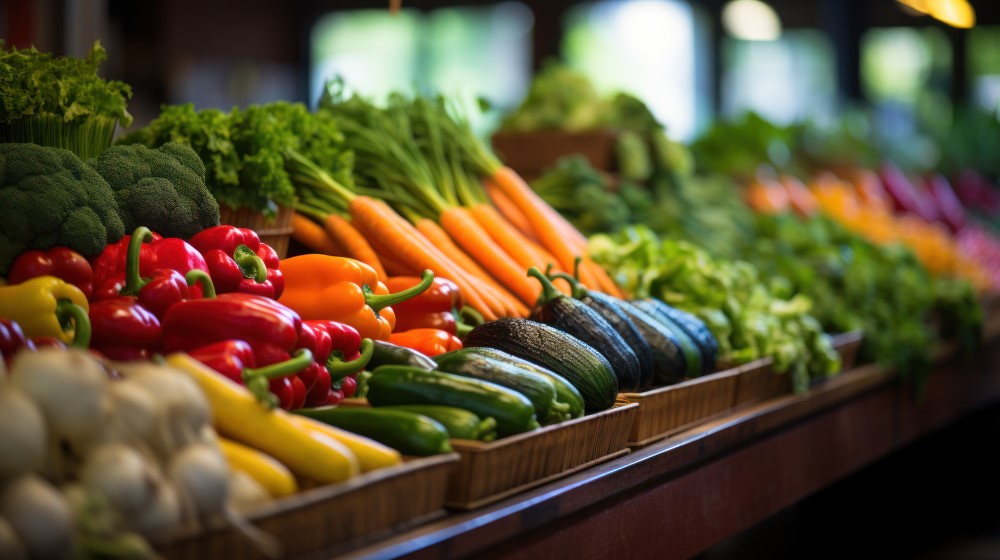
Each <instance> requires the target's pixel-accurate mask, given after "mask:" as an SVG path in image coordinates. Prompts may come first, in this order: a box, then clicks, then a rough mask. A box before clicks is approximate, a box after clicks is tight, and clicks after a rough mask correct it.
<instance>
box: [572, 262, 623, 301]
mask: <svg viewBox="0 0 1000 560" xmlns="http://www.w3.org/2000/svg"><path fill="white" fill-rule="evenodd" d="M580 266H581V267H586V268H588V269H589V270H590V273H591V274H592V275H593V276H594V279H595V280H596V281H597V286H596V289H597V291H599V292H604V293H606V294H608V295H610V296H614V297H616V298H623V297H625V292H624V291H622V289H621V287H619V286H618V284H617V283H616V282H615V281H614V280H613V279H612V278H611V276H610V275H608V272H607V271H606V270H604V267H602V266H601V265H599V264H597V263H596V262H594V261H593V260H591V259H590V257H584V259H583V260H582V261H581V264H580Z"/></svg>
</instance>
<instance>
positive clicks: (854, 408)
mask: <svg viewBox="0 0 1000 560" xmlns="http://www.w3.org/2000/svg"><path fill="white" fill-rule="evenodd" d="M988 340H989V342H988V343H987V344H986V346H985V347H984V348H983V349H982V350H981V351H980V352H979V353H978V354H977V356H975V357H974V358H971V359H961V358H959V357H957V355H956V353H955V352H942V354H941V357H940V359H939V363H938V365H937V366H936V368H935V371H934V372H933V374H932V375H931V379H930V384H929V387H928V391H927V397H926V399H925V400H923V401H921V402H917V400H916V399H915V396H914V394H913V392H912V389H911V388H910V387H909V386H907V385H904V384H903V383H901V382H900V381H899V380H898V379H897V378H896V375H895V374H894V373H893V372H890V371H885V370H882V369H880V368H878V367H876V366H865V367H862V368H858V369H854V370H852V371H849V372H846V373H844V374H842V375H840V376H838V377H836V378H833V379H831V380H829V381H827V382H825V383H824V384H822V385H820V386H819V387H816V388H815V389H813V390H811V391H810V392H808V393H806V394H803V395H795V396H791V395H790V396H785V397H779V398H775V399H771V400H768V401H766V402H761V403H757V404H754V405H751V406H749V407H746V408H743V409H740V410H738V411H735V412H734V413H733V414H731V415H728V416H726V417H724V418H720V419H718V420H715V421H713V422H711V423H709V424H705V425H702V426H699V427H697V428H694V429H691V430H688V431H686V432H684V433H681V434H678V435H676V436H674V437H671V438H669V439H667V440H663V441H661V442H658V443H656V444H653V445H651V446H648V447H645V448H642V449H638V450H635V451H633V452H632V453H630V454H628V455H626V456H624V457H621V458H618V459H615V460H612V461H609V462H607V463H604V464H601V465H598V466H596V467H593V468H591V469H588V470H586V471H583V472H580V473H578V474H576V475H573V476H570V477H568V478H565V479H561V480H559V481H556V482H553V483H551V484H548V485H545V486H542V487H539V488H537V489H535V490H532V491H529V492H525V493H523V494H520V495H517V496H515V497H512V498H510V499H507V500H505V501H503V502H500V503H497V504H494V505H492V506H489V507H485V508H482V509H478V510H475V511H472V512H456V513H452V514H450V515H449V516H447V517H445V518H443V519H441V520H439V521H436V522H433V523H431V524H429V525H424V526H422V527H419V528H416V529H414V530H412V531H409V532H406V533H402V534H397V535H391V536H387V537H386V536H383V537H382V538H380V539H379V540H378V541H377V542H375V543H374V544H370V545H368V546H364V547H361V548H354V549H353V550H348V551H343V550H338V551H328V553H326V554H324V555H323V556H322V557H331V556H338V557H350V558H354V557H359V558H362V557H363V558H421V559H423V558H464V557H475V558H494V557H517V558H552V559H558V558H561V557H573V558H574V559H577V558H599V559H602V560H604V559H607V558H630V559H635V558H657V559H669V558H690V557H691V556H693V555H696V554H698V553H700V552H702V551H704V550H705V549H706V548H708V547H710V546H712V545H713V544H716V543H718V542H720V541H722V540H723V539H726V538H728V537H730V536H732V535H735V534H737V533H738V532H740V531H742V530H744V529H746V528H748V527H750V526H752V525H754V524H755V523H757V522H759V521H761V520H762V519H765V518H766V517H768V516H770V515H772V514H774V513H775V512H778V511H780V510H782V509H784V508H786V507H788V506H789V505H792V504H794V503H796V502H797V501H799V500H801V499H803V498H804V497H806V496H809V495H810V494H813V493H815V492H817V491H818V490H820V489H823V488H824V487H827V486H829V485H830V484H832V483H834V482H836V481H838V480H841V479H843V478H844V477H846V476H848V475H850V474H851V473H854V472H856V471H858V470H859V469H861V468H862V467H864V466H866V465H868V464H870V463H872V462H873V461H876V460H878V459H879V458H882V457H884V456H886V455H887V454H889V453H891V452H893V451H894V450H897V449H900V448H901V447H904V446H906V445H907V444H909V443H911V442H913V441H914V440H915V439H917V438H919V437H921V436H922V435H925V434H928V433H930V432H932V431H934V430H936V429H938V428H941V427H943V426H946V425H948V424H950V423H952V422H955V421H956V420H958V419H960V418H962V417H964V416H967V415H968V414H970V413H972V412H973V411H976V410H978V409H981V408H983V407H986V406H988V405H990V404H993V403H996V402H998V401H1000V368H998V365H1000V339H998V337H995V336H991V337H989V339H988Z"/></svg>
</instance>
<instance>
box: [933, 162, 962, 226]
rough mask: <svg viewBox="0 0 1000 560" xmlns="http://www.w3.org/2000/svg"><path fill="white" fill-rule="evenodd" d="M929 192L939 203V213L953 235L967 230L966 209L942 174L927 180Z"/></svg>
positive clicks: (936, 174)
mask: <svg viewBox="0 0 1000 560" xmlns="http://www.w3.org/2000/svg"><path fill="white" fill-rule="evenodd" d="M927 190H928V192H930V194H931V196H932V197H933V198H934V200H935V201H936V202H937V208H938V212H939V214H940V216H941V221H943V222H944V224H945V225H946V226H948V229H950V230H951V231H952V233H957V232H959V231H962V229H963V228H965V223H966V219H965V208H963V207H962V202H961V201H959V200H958V196H957V195H956V194H955V191H954V189H952V188H951V183H950V182H948V179H947V178H945V176H944V175H942V174H940V173H935V174H933V175H931V176H930V177H929V178H928V179H927Z"/></svg>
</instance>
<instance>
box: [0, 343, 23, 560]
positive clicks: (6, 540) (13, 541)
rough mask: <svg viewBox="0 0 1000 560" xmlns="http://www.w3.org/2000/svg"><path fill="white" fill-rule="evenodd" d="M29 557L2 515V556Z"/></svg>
mask: <svg viewBox="0 0 1000 560" xmlns="http://www.w3.org/2000/svg"><path fill="white" fill-rule="evenodd" d="M0 362H3V360H0ZM27 557H28V553H27V552H25V550H24V545H22V544H21V540H20V539H18V538H17V533H15V532H14V528H13V527H11V526H10V523H9V522H8V521H7V520H6V519H4V518H2V517H0V558H5V559H8V560H23V559H25V558H27Z"/></svg>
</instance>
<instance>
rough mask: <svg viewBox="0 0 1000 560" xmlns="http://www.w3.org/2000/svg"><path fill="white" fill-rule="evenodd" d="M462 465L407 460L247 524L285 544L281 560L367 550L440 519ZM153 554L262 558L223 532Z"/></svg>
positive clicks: (185, 539)
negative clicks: (364, 547) (448, 487)
mask: <svg viewBox="0 0 1000 560" xmlns="http://www.w3.org/2000/svg"><path fill="white" fill-rule="evenodd" d="M457 460H458V456H457V455H456V454H454V453H449V454H446V455H436V456H434V457H427V458H423V459H414V460H409V461H406V462H404V463H403V464H401V465H398V466H395V467H388V468H384V469H379V470H377V471H372V472H369V473H365V474H362V475H360V476H357V477H355V478H353V479H351V480H348V481H345V482H343V483H340V484H332V485H327V486H321V487H317V488H313V489H310V490H306V491H303V492H301V493H299V494H296V495H294V496H290V497H288V498H284V499H281V500H278V501H276V502H274V503H272V504H268V505H266V506H264V507H262V508H260V509H259V510H256V511H254V512H252V513H251V514H250V515H249V516H248V518H249V521H250V522H251V523H253V524H254V525H255V526H257V527H258V528H260V529H262V530H264V531H265V532H267V533H269V534H271V535H274V536H275V537H277V538H278V539H279V540H280V541H281V546H282V549H283V550H282V557H283V558H295V557H301V556H304V555H306V554H310V553H316V552H317V551H329V550H336V549H338V548H344V549H346V548H350V547H351V546H360V545H362V544H368V543H369V542H374V541H375V540H377V539H379V538H384V537H386V536H388V535H390V534H392V533H395V532H399V531H403V530H407V529H410V528H413V527H416V526H417V525H419V524H422V523H426V522H427V521H430V520H432V519H435V518H438V517H441V516H443V515H444V514H445V510H444V496H445V488H446V485H447V480H448V475H449V473H450V471H451V470H452V469H453V468H454V466H455V463H456V462H457ZM156 551H157V553H158V554H160V555H161V556H162V557H163V558H167V559H182V558H183V559H186V560H197V559H201V558H205V559H209V558H212V559H215V558H240V559H250V558H265V557H264V556H263V555H262V554H261V552H260V551H259V550H258V549H257V548H256V547H254V545H253V543H251V542H250V541H249V540H247V539H246V537H244V536H243V535H241V534H239V533H238V532H237V531H235V530H233V529H231V528H229V527H225V526H220V527H215V528H213V529H210V530H208V531H203V532H199V533H194V534H189V535H182V536H180V537H178V538H177V539H174V540H173V541H172V542H170V543H167V544H164V545H161V546H159V547H157V550H156Z"/></svg>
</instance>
